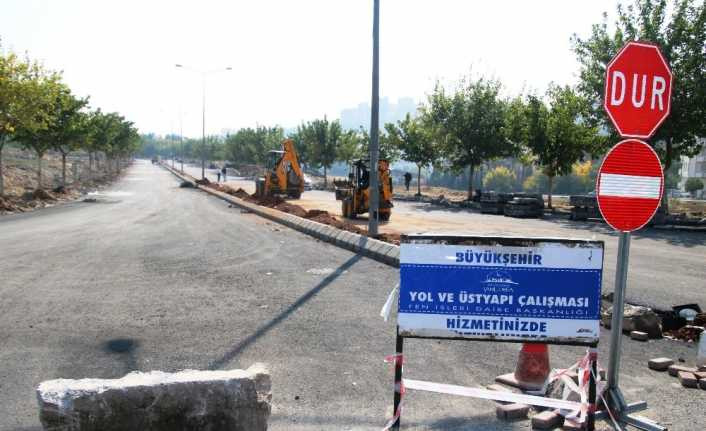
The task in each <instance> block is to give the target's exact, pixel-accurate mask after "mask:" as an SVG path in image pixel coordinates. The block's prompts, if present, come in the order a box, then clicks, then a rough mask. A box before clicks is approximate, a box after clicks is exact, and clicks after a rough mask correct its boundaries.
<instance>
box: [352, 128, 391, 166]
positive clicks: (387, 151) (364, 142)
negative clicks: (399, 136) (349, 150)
mask: <svg viewBox="0 0 706 431" xmlns="http://www.w3.org/2000/svg"><path fill="white" fill-rule="evenodd" d="M384 130H385V128H384V127H383V128H382V129H378V154H379V158H380V159H384V160H387V161H388V162H389V163H390V164H392V163H394V162H396V161H397V160H399V158H400V156H401V152H400V149H399V148H398V147H397V146H396V145H395V143H394V141H393V140H392V139H390V135H389V134H387V133H385V131H384ZM358 136H359V137H360V142H361V156H362V158H364V159H369V158H370V133H368V131H367V130H366V129H363V128H362V127H361V128H360V129H359V130H358Z"/></svg>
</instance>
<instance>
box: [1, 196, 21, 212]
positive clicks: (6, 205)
mask: <svg viewBox="0 0 706 431" xmlns="http://www.w3.org/2000/svg"><path fill="white" fill-rule="evenodd" d="M17 210H18V208H17V206H16V205H13V204H12V202H10V201H9V200H5V199H3V198H2V197H0V211H10V212H14V211H17Z"/></svg>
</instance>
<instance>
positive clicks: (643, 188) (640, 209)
mask: <svg viewBox="0 0 706 431" xmlns="http://www.w3.org/2000/svg"><path fill="white" fill-rule="evenodd" d="M663 189H664V174H663V172H662V165H661V164H660V162H659V157H657V153H655V151H654V150H653V149H652V147H650V146H649V145H647V144H646V143H645V142H642V141H638V140H637V139H626V140H624V141H622V142H619V143H618V144H617V145H616V146H614V147H613V148H612V149H611V150H610V151H609V152H608V154H607V155H606V157H605V159H603V164H602V165H601V169H600V170H599V171H598V177H597V178H596V196H597V198H598V208H599V209H600V211H601V214H602V215H603V218H604V219H605V221H606V222H607V223H608V224H609V225H611V226H612V227H613V229H616V230H619V231H622V232H631V231H633V230H637V229H640V228H641V227H643V226H644V225H646V224H647V222H649V221H650V219H651V218H652V216H653V215H654V214H655V212H656V211H657V208H658V207H659V203H660V200H661V199H662V191H663Z"/></svg>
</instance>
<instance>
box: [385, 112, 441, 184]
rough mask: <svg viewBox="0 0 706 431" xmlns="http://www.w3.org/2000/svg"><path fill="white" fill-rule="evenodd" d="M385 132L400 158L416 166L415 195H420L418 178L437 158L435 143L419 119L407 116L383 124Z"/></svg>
mask: <svg viewBox="0 0 706 431" xmlns="http://www.w3.org/2000/svg"><path fill="white" fill-rule="evenodd" d="M385 130H386V131H387V135H388V136H389V139H390V141H391V143H392V145H394V146H395V147H397V148H399V149H400V151H401V152H402V158H403V159H404V160H407V161H408V162H412V163H414V164H415V165H417V195H420V196H421V194H422V187H421V181H420V178H421V176H422V168H424V167H427V166H429V165H431V164H433V163H434V162H435V161H436V160H437V158H438V157H439V152H438V149H437V146H436V143H435V142H434V140H433V139H432V136H431V134H430V133H429V130H428V129H427V128H426V127H425V125H424V124H423V123H422V120H421V119H418V118H412V117H411V116H410V115H409V114H407V116H406V117H405V118H404V120H401V121H398V122H397V124H396V125H395V124H392V123H387V124H385Z"/></svg>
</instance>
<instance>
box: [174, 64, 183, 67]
mask: <svg viewBox="0 0 706 431" xmlns="http://www.w3.org/2000/svg"><path fill="white" fill-rule="evenodd" d="M176 67H184V66H182V65H181V64H177V65H176Z"/></svg>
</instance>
